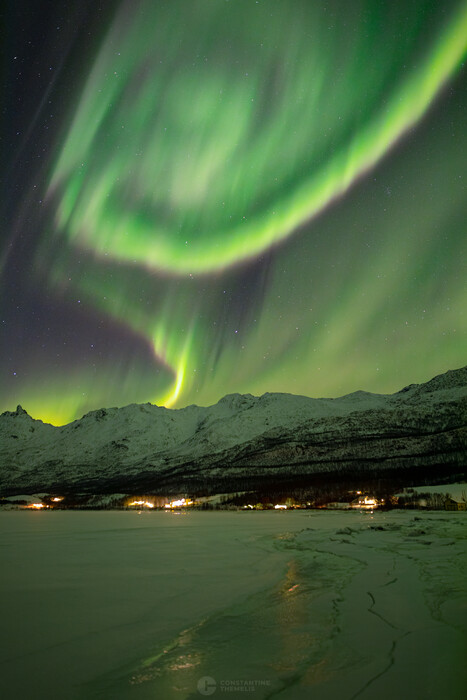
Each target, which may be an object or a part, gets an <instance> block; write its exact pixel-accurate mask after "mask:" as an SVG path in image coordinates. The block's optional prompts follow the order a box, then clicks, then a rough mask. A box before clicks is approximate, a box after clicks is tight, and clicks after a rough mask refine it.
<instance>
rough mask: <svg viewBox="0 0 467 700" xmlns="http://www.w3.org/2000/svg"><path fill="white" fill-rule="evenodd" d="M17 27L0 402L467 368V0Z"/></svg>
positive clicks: (292, 387)
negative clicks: (466, 263) (466, 58)
mask: <svg viewBox="0 0 467 700" xmlns="http://www.w3.org/2000/svg"><path fill="white" fill-rule="evenodd" d="M6 28H7V36H6V42H5V66H6V70H5V71H4V79H3V101H2V103H3V115H4V125H5V127H6V128H5V129H4V138H3V144H4V148H3V154H4V158H3V160H4V175H5V174H6V177H5V178H4V189H3V194H4V197H3V204H4V206H3V212H2V218H3V227H2V228H3V231H2V236H1V249H0V287H1V296H0V329H1V330H0V333H1V336H0V366H1V381H0V411H3V410H11V409H14V408H15V407H16V405H17V404H18V403H21V405H22V406H23V407H24V408H26V410H27V411H28V412H29V413H30V414H31V415H32V416H34V417H35V418H41V419H42V420H45V421H48V422H52V423H54V424H64V423H67V422H70V421H72V420H74V419H75V418H78V417H81V416H82V415H83V414H84V413H86V412H87V411H89V410H92V409H97V408H100V407H103V406H122V405H126V404H129V403H142V402H147V401H150V402H151V403H156V404H158V405H165V406H170V407H175V408H177V407H183V406H186V405H189V404H192V403H196V404H199V405H208V404H212V403H215V402H216V401H218V400H219V399H220V398H221V397H222V396H224V395H225V394H227V393H233V392H240V393H252V394H254V395H260V394H263V393H265V392H290V393H295V394H304V395H307V396H313V397H320V396H340V395H343V394H346V393H349V392H352V391H355V390H357V389H365V390H367V391H372V392H380V393H392V392H394V391H397V390H399V389H400V388H402V387H403V386H405V385H406V384H409V383H412V382H422V381H426V380H428V379H430V378H431V377H432V376H434V375H436V374H439V373H441V372H444V371H446V370H448V369H454V368H456V367H460V366H463V365H464V364H465V362H466V354H467V353H466V349H467V339H466V330H467V320H466V313H465V309H466V308H467V285H466V265H465V260H466V247H467V246H466V240H467V236H466V222H467V190H466V184H467V159H466V157H465V154H466V153H467V129H466V124H467V76H466V68H465V64H464V62H465V57H466V54H467V2H466V0H443V1H440V0H436V1H433V0H412V1H411V2H407V0H392V1H391V2H382V1H381V0H353V1H352V2H347V1H346V0H329V1H325V0H294V1H293V2H290V0H170V1H168V0H167V1H166V2H162V1H161V2H159V0H127V1H125V0H122V1H120V2H118V1H109V2H98V1H97V0H92V1H88V0H76V1H75V0H73V1H71V0H69V1H66V0H61V1H60V2H58V1H53V0H48V1H46V0H37V2H34V3H31V2H30V1H28V0H14V1H13V0H9V2H8V3H7V12H6Z"/></svg>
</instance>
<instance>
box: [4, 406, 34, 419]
mask: <svg viewBox="0 0 467 700" xmlns="http://www.w3.org/2000/svg"><path fill="white" fill-rule="evenodd" d="M1 415H2V416H10V418H15V417H16V416H28V418H29V413H28V412H27V411H25V410H24V408H23V407H22V406H21V404H18V405H17V406H16V411H5V412H4V413H2V414H1Z"/></svg>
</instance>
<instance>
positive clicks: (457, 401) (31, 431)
mask: <svg viewBox="0 0 467 700" xmlns="http://www.w3.org/2000/svg"><path fill="white" fill-rule="evenodd" d="M466 454H467V367H464V368H462V369H459V370H452V371H449V372H447V373H446V374H443V375H440V376H438V377H435V378H434V379H432V380H431V381H429V382H427V383H425V384H420V385H417V384H412V385H410V386H408V387H405V388H404V389H402V390H401V391H399V392H398V393H396V394H392V395H379V394H369V393H366V392H361V391H358V392H355V393H353V394H349V395H347V396H343V397H341V398H338V399H310V398H307V397H304V396H294V395H291V394H264V395H263V396H261V397H255V396H252V395H251V394H246V395H240V394H232V395H228V396H225V397H224V398H223V399H221V400H220V401H219V402H218V403H217V404H216V405H214V406H209V407H199V406H188V407H187V408H183V409H178V410H174V409H166V408H161V407H158V406H153V405H151V404H141V405H138V404H132V405H130V406H125V407H124V408H110V409H100V410H97V411H92V412H90V413H88V414H86V415H85V416H83V418H81V419H80V420H77V421H74V422H73V423H70V424H69V425H65V426H62V427H54V426H52V425H48V424H44V423H42V421H38V420H34V419H33V418H31V417H30V416H29V415H28V414H27V413H26V411H24V410H23V409H22V408H21V406H18V408H17V410H16V411H13V412H9V411H7V412H5V413H3V414H2V415H1V416H0V488H1V492H2V493H3V494H5V495H8V494H11V493H14V492H28V491H29V492H31V491H48V490H53V489H61V490H63V489H68V490H86V491H88V492H95V493H99V492H105V491H109V490H112V489H113V490H124V491H125V490H126V491H130V490H136V489H143V488H144V489H145V490H160V491H165V492H173V491H180V490H188V491H189V490H204V491H206V492H212V491H216V490H217V491H222V489H225V488H227V487H228V488H230V489H232V488H233V489H240V488H242V487H248V486H249V485H251V484H253V483H254V484H258V483H259V482H260V481H261V480H264V481H265V482H266V483H267V482H268V481H271V480H276V481H277V480H278V479H279V480H281V479H282V480H285V481H288V482H290V481H293V480H297V479H300V480H302V481H303V480H306V479H307V478H308V477H312V476H313V475H316V474H319V473H326V474H327V475H339V474H342V475H344V474H347V475H349V474H354V475H355V474H361V473H362V472H363V473H365V474H369V473H374V474H379V475H380V474H383V473H384V474H387V473H398V472H400V471H402V470H405V471H406V470H412V471H413V470H415V471H417V472H419V473H420V474H424V473H426V472H427V471H428V472H432V473H437V474H439V475H443V474H448V473H449V474H465V468H466V463H467V457H466Z"/></svg>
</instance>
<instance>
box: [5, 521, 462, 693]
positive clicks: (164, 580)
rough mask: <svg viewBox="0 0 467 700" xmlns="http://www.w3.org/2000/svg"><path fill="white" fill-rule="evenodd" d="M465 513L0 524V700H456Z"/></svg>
mask: <svg viewBox="0 0 467 700" xmlns="http://www.w3.org/2000/svg"><path fill="white" fill-rule="evenodd" d="M465 524H466V516H465V513H429V514H428V513H417V514H414V513H413V512H412V513H407V512H393V513H388V514H384V513H374V514H370V513H367V514H361V513H354V512H352V513H339V512H336V513H330V512H327V513H323V512H316V511H315V512H290V513H271V512H264V513H225V512H224V513H199V512H198V513H188V514H178V515H177V514H173V513H143V514H141V515H138V514H137V513H131V512H104V513H86V512H48V513H25V512H4V513H0V532H1V535H0V544H1V546H2V560H3V571H4V573H3V574H2V577H1V582H0V600H1V601H2V610H1V615H2V626H3V630H4V633H3V636H2V643H3V644H5V649H4V650H3V652H2V655H1V673H2V689H3V692H4V693H5V697H20V698H22V697H29V696H31V697H32V696H34V697H35V698H38V699H39V700H40V699H41V698H57V699H58V698H65V697H66V698H67V699H69V700H73V699H79V700H84V699H85V698H86V699H87V698H102V699H104V700H119V699H120V698H121V699H126V698H128V699H131V698H136V699H137V698H142V699H143V698H144V699H145V698H158V699H159V698H160V699H161V700H162V699H163V700H171V699H172V698H180V699H182V698H196V697H203V696H204V695H207V694H210V695H211V696H212V697H214V698H216V697H236V696H237V697H239V696H240V697H244V696H245V692H247V693H249V696H250V697H253V698H256V699H259V698H269V697H273V696H274V697H280V698H284V699H285V700H294V699H295V698H297V699H301V698H311V697H312V698H314V699H315V700H334V698H339V699H342V700H352V699H353V698H357V697H358V698H359V699H360V698H361V699H362V700H366V699H368V700H369V699H370V698H374V697H378V698H379V700H381V699H383V700H384V699H387V700H390V699H391V700H392V699H393V698H394V697H397V696H401V694H402V696H403V697H410V698H413V699H415V700H418V699H420V700H421V699H422V698H423V699H425V698H431V697H433V698H439V697H442V698H443V699H444V700H449V699H451V698H452V699H453V700H454V698H455V699H456V700H457V698H460V697H464V696H465V694H466V692H467V678H466V670H465V663H464V661H465V650H466V633H467V629H466V627H467V625H466V622H467V620H466V618H467V616H466V612H467V592H466V589H465V580H466V579H465V575H466V568H467V565H466V546H465V545H466V539H465V537H466V528H465Z"/></svg>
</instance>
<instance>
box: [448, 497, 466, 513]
mask: <svg viewBox="0 0 467 700" xmlns="http://www.w3.org/2000/svg"><path fill="white" fill-rule="evenodd" d="M444 510H466V503H465V501H455V500H454V499H453V498H446V500H445V501H444Z"/></svg>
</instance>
